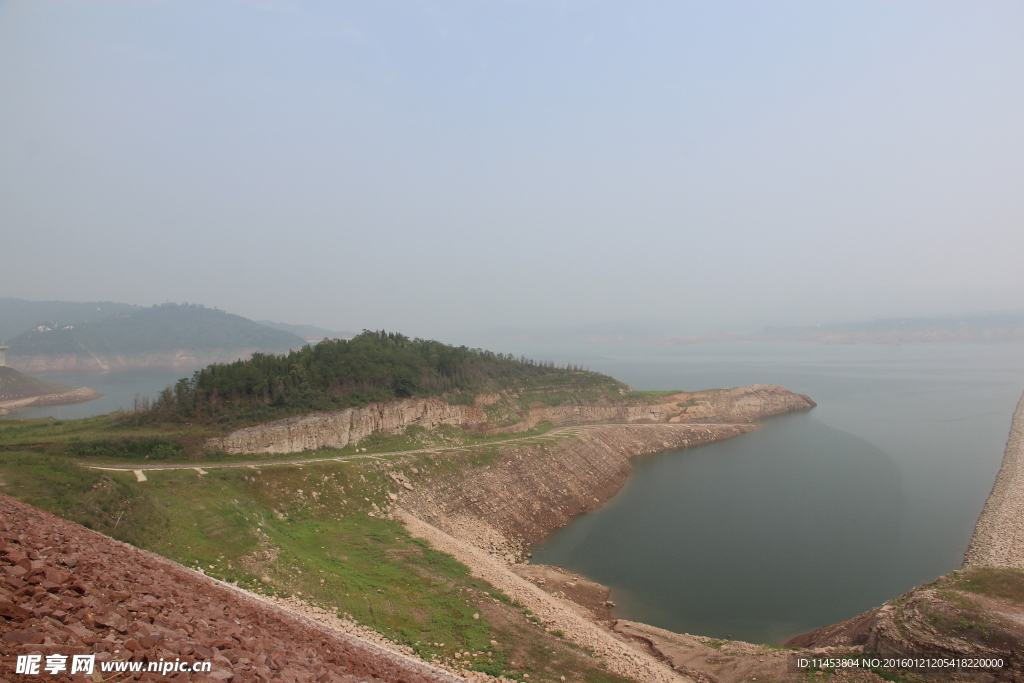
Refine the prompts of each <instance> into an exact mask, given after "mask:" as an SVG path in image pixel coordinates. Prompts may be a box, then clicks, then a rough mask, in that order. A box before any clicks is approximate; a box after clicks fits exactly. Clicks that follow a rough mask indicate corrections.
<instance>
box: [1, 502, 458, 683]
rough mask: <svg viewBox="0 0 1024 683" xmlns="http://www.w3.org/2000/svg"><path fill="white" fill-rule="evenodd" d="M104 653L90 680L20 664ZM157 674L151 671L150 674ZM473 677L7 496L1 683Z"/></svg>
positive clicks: (436, 682) (448, 681)
mask: <svg viewBox="0 0 1024 683" xmlns="http://www.w3.org/2000/svg"><path fill="white" fill-rule="evenodd" d="M28 654H39V655H43V659H42V663H43V665H45V663H46V655H52V654H59V655H68V664H69V666H68V667H67V668H68V669H70V662H71V659H70V656H71V655H75V654H95V655H96V662H97V663H96V668H95V672H94V673H93V674H92V675H90V676H86V675H84V674H80V673H76V674H74V675H73V676H72V675H70V674H69V673H68V671H64V672H63V673H57V674H51V673H47V672H46V671H45V670H43V669H42V668H41V669H40V673H38V674H36V675H26V674H19V673H16V660H17V656H18V655H28ZM161 659H163V660H164V661H174V660H176V659H181V660H187V661H195V660H200V661H209V662H210V663H211V666H212V669H211V671H210V672H209V673H191V672H190V673H183V672H182V673H176V674H175V673H169V674H167V675H166V676H165V675H161V674H159V673H153V672H143V673H100V662H103V661H112V660H114V661H116V660H122V661H123V660H128V661H134V662H139V661H141V662H150V661H160V660H161ZM145 667H146V665H145V664H144V665H143V669H145ZM103 680H107V681H127V680H140V681H178V682H181V681H196V682H208V681H217V682H219V681H232V682H235V683H242V682H248V681H254V682H255V681H258V682H263V681H295V682H297V683H305V682H309V683H312V682H313V681H316V682H317V683H327V682H328V681H339V682H343V683H356V682H358V681H367V682H368V683H369V682H372V681H389V682H393V683H454V682H455V681H461V680H463V679H461V678H457V677H455V676H453V675H451V674H449V673H447V672H444V671H440V670H438V669H434V668H433V667H430V666H429V665H426V664H424V663H422V662H418V661H416V660H413V659H409V658H406V657H403V656H401V655H399V654H395V653H392V652H388V651H387V650H384V649H382V648H380V647H378V646H376V645H374V644H372V643H368V642H366V641H362V640H360V639H358V638H355V637H353V636H350V635H347V634H344V633H341V632H338V631H333V630H331V629H329V628H327V627H324V626H321V625H319V624H316V623H314V622H311V621H308V620H305V619H303V618H302V617H299V616H297V615H294V614H291V613H289V612H286V611H284V610H281V609H278V608H275V607H274V606H272V605H269V604H266V603H263V602H262V601H259V600H257V599H255V598H253V597H251V596H249V595H247V594H245V593H242V592H240V591H238V590H236V589H233V588H232V587H230V586H228V585H225V584H223V583H220V582H218V581H215V580H213V579H210V578H208V577H205V576H203V575H201V574H198V573H196V572H194V571H191V570H189V569H186V568H185V567H182V566H181V565H178V564H176V563H174V562H171V561H169V560H167V559H164V558H162V557H159V556H157V555H154V554H152V553H148V552H145V551H142V550H139V549H137V548H134V547H132V546H129V545H126V544H124V543H120V542H118V541H115V540H113V539H111V538H108V537H106V536H103V535H101V534H98V533H96V532H93V531H89V530H88V529H85V528H83V527H81V526H78V525H77V524H73V523H71V522H68V521H66V520H63V519H60V518H59V517H55V516H53V515H51V514H49V513H47V512H43V511H42V510H39V509H38V508H34V507H32V506H31V505H28V504H26V503H22V502H21V501H18V500H15V499H13V498H10V497H8V496H4V495H0V683H3V682H9V683H14V682H15V681H17V682H19V683H20V682H22V681H25V682H29V681H36V682H38V681H75V682H76V683H86V682H89V683H92V682H94V681H103Z"/></svg>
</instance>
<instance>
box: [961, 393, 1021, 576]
mask: <svg viewBox="0 0 1024 683" xmlns="http://www.w3.org/2000/svg"><path fill="white" fill-rule="evenodd" d="M981 565H989V566H994V567H1015V568H1018V569H1024V396H1022V397H1021V400H1020V401H1019V402H1018V403H1017V409H1016V411H1014V413H1013V423H1012V424H1011V426H1010V438H1009V440H1008V441H1007V442H1006V452H1005V453H1004V455H1003V464H1002V467H1000V468H999V474H998V475H996V483H995V485H994V486H993V487H992V493H990V494H989V496H988V500H987V501H986V502H985V508H984V509H983V510H982V512H981V517H979V518H978V523H977V524H976V525H975V527H974V535H973V536H972V537H971V544H970V546H968V548H967V553H966V554H965V555H964V567H965V568H966V567H976V566H981Z"/></svg>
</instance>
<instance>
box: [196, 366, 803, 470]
mask: <svg viewBox="0 0 1024 683" xmlns="http://www.w3.org/2000/svg"><path fill="white" fill-rule="evenodd" d="M498 400H501V396H500V395H498V394H484V395H481V396H478V397H477V400H476V401H475V403H474V404H473V405H453V404H449V403H445V402H444V401H441V400H439V399H436V398H410V399H403V400H400V401H395V402H393V403H371V404H369V405H367V406H363V407H361V408H348V409H346V410H339V411H333V412H321V413H310V414H308V415H302V416H298V417H290V418H285V419H282V420H275V421H273V422H267V423H264V424H260V425H255V426H252V427H243V428H241V429H236V430H234V431H233V432H231V433H230V434H228V435H226V436H224V437H220V438H214V439H210V440H208V441H207V442H206V444H205V446H204V447H205V448H206V449H207V450H221V451H225V452H228V453H233V454H241V453H246V454H253V455H255V454H259V453H295V452H298V451H304V450H317V449H320V448H344V447H345V446H348V445H351V444H356V443H358V442H359V441H360V440H361V439H364V438H366V437H367V436H369V435H370V434H372V433H374V432H381V433H383V434H401V433H402V432H404V431H405V430H406V429H407V428H408V427H410V426H413V425H416V426H421V427H424V428H426V429H433V428H435V427H437V426H440V425H452V426H457V427H462V428H465V429H471V430H475V431H484V432H489V433H509V432H518V431H526V430H529V429H533V428H534V427H536V426H537V425H538V424H539V423H540V422H550V423H551V424H554V425H582V424H595V423H623V424H657V423H669V424H676V423H699V422H715V423H732V424H734V423H741V422H750V421H753V420H756V419H760V418H764V417H770V416H772V415H779V414H781V413H785V412H789V411H791V410H806V409H808V408H813V407H814V406H815V405H816V404H815V403H814V401H812V400H811V399H810V398H808V397H807V396H804V395H802V394H794V393H793V392H791V391H789V390H788V389H785V388H784V387H780V386H777V385H763V384H755V385H753V386H749V387H740V388H738V389H716V390H711V391H702V392H693V393H686V392H683V393H679V394H675V395H671V396H665V397H663V398H662V400H661V401H660V402H659V403H655V404H649V403H647V402H645V401H633V402H628V401H615V400H611V399H606V400H602V401H599V402H596V403H591V404H577V403H566V404H563V405H559V406H549V405H545V404H542V403H535V404H533V405H531V406H530V409H529V411H528V412H525V413H523V414H522V415H521V417H522V419H521V420H520V421H518V422H515V423H513V424H506V425H500V426H497V425H492V424H489V423H488V419H487V413H486V410H485V406H487V405H491V404H493V403H495V402H497V401H498Z"/></svg>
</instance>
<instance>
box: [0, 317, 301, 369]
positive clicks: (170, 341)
mask: <svg viewBox="0 0 1024 683" xmlns="http://www.w3.org/2000/svg"><path fill="white" fill-rule="evenodd" d="M39 327H41V328H42V329H32V330H29V331H28V332H24V333H22V334H20V335H18V336H17V337H15V338H14V339H12V340H10V347H11V349H10V351H9V352H8V353H9V354H10V355H11V356H12V357H14V358H21V357H29V356H40V355H68V354H83V353H85V354H97V355H101V356H104V355H108V356H109V355H112V354H121V355H133V354H152V353H161V352H172V351H179V350H188V351H207V350H214V349H218V350H220V349H227V350H235V349H239V350H242V349H245V350H252V349H259V350H261V351H264V352H271V353H276V352H282V351H287V350H288V349H291V348H300V347H301V346H303V345H304V344H305V343H306V342H305V340H304V339H302V338H301V337H298V336H296V335H294V334H291V333H289V332H284V331H282V330H274V329H271V328H269V327H265V326H263V325H260V324H258V323H255V322H253V321H252V320H249V319H248V318H243V317H242V316H239V315H233V314H231V313H225V312H224V311H220V310H217V309H214V308H206V307H205V306H201V305H198V304H160V305H157V306H153V307H151V308H141V309H135V310H132V311H131V312H122V313H118V314H116V315H111V316H109V317H105V318H102V319H99V320H90V321H87V322H78V323H74V324H68V325H63V326H60V325H58V326H56V327H53V328H50V327H49V326H48V325H45V324H44V325H40V326H39Z"/></svg>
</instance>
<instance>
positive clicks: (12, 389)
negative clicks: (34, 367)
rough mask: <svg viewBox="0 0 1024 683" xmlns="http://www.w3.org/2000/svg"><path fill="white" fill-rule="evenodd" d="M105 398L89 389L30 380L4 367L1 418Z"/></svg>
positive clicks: (0, 377) (0, 380) (0, 381)
mask: <svg viewBox="0 0 1024 683" xmlns="http://www.w3.org/2000/svg"><path fill="white" fill-rule="evenodd" d="M102 395H103V394H101V393H99V392H98V391H93V390H92V389H86V388H85V387H72V386H68V385H66V384H56V383H54V382H47V381H46V380H42V379H37V378H35V377H29V376H28V375H25V374H22V373H20V372H18V371H17V370H15V369H14V368H8V367H0V415H7V414H8V413H11V412H13V411H15V410H19V409H22V408H28V407H30V406H44V405H56V404H59V403H80V402H82V401H91V400H92V399H94V398H99V397H100V396H102Z"/></svg>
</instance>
